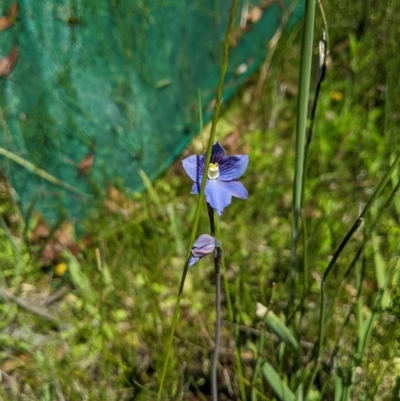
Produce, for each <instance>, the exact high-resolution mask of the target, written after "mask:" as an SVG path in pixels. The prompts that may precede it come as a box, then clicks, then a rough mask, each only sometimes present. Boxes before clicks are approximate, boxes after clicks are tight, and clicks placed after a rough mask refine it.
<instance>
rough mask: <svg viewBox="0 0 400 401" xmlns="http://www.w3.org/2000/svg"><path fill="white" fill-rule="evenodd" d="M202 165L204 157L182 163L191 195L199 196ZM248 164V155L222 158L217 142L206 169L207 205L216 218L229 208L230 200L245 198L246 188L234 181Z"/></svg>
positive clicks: (192, 158)
mask: <svg viewBox="0 0 400 401" xmlns="http://www.w3.org/2000/svg"><path fill="white" fill-rule="evenodd" d="M205 162H206V154H204V155H203V156H200V155H192V156H189V157H187V158H186V159H184V160H182V165H183V168H184V169H185V171H186V173H187V175H188V176H189V177H190V178H191V179H192V180H193V181H194V184H193V187H192V192H191V193H192V194H198V193H199V192H200V186H201V180H202V179H203V173H204V166H205ZM248 164H249V156H248V155H232V156H225V150H224V148H223V147H222V146H221V145H220V144H219V143H218V142H216V143H214V145H213V147H212V152H211V160H210V165H209V168H208V174H207V183H206V188H205V195H206V200H207V202H208V203H209V204H210V206H211V207H212V208H213V209H215V211H216V212H217V214H219V215H221V214H222V211H223V210H224V208H226V207H227V206H228V205H230V203H231V201H232V196H234V197H236V198H240V199H247V198H248V193H247V190H246V188H245V187H244V186H243V184H242V183H241V182H239V181H238V180H237V178H239V177H240V176H242V175H243V173H244V172H245V170H246V168H247V165H248Z"/></svg>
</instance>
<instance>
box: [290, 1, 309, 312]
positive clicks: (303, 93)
mask: <svg viewBox="0 0 400 401" xmlns="http://www.w3.org/2000/svg"><path fill="white" fill-rule="evenodd" d="M314 20H315V1H314V0H306V4H305V11H304V25H303V38H302V45H301V58H300V76H299V98H298V103H297V122H296V162H295V173H294V182H293V206H292V209H293V216H292V245H291V258H290V275H289V281H290V307H291V308H292V307H293V304H294V300H295V297H296V264H297V258H296V250H297V242H298V238H299V220H300V212H301V201H302V197H303V174H304V154H305V139H306V129H307V113H308V99H309V90H310V79H311V78H310V77H311V61H312V51H313V37H314Z"/></svg>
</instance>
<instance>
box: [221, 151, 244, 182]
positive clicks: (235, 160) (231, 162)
mask: <svg viewBox="0 0 400 401" xmlns="http://www.w3.org/2000/svg"><path fill="white" fill-rule="evenodd" d="M248 164H249V156H248V155H234V156H226V157H224V158H223V159H222V160H221V161H220V162H219V179H220V180H221V181H232V180H236V179H237V178H239V177H240V176H242V175H243V173H244V172H245V170H246V168H247V165H248Z"/></svg>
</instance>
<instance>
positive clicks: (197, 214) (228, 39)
mask: <svg viewBox="0 0 400 401" xmlns="http://www.w3.org/2000/svg"><path fill="white" fill-rule="evenodd" d="M237 4H238V0H233V2H232V7H231V10H230V14H229V21H228V27H227V29H226V34H225V39H224V47H223V53H222V59H221V70H220V77H219V83H218V88H217V95H216V98H215V108H214V115H213V118H212V122H211V132H210V139H209V141H208V147H207V157H206V162H205V166H204V173H203V178H202V181H201V187H200V193H199V196H198V199H197V205H196V212H195V215H194V218H193V225H192V231H191V234H190V241H189V243H188V248H187V252H186V262H185V265H184V266H183V272H182V276H181V281H180V284H179V290H178V295H177V299H176V303H175V309H174V316H173V319H172V327H171V332H170V335H169V338H168V342H167V347H166V355H165V361H164V366H163V370H162V373H161V377H160V384H159V388H158V393H157V401H159V400H160V399H161V395H162V392H163V388H164V381H165V374H166V371H167V368H168V362H169V357H170V354H171V348H172V341H173V338H174V334H175V330H176V325H177V323H178V316H179V307H180V303H181V299H182V293H183V287H184V285H185V280H186V275H187V272H188V260H189V257H190V251H191V249H192V245H193V243H194V240H195V238H196V233H197V227H198V225H199V220H200V211H201V204H202V201H203V198H204V189H205V186H206V181H207V172H208V167H209V165H210V160H211V149H212V145H213V143H214V140H215V132H216V129H217V122H218V117H219V112H220V107H221V100H222V91H223V85H224V79H225V74H226V70H227V68H228V55H229V48H230V43H231V37H232V31H233V23H234V19H235V15H236V8H237Z"/></svg>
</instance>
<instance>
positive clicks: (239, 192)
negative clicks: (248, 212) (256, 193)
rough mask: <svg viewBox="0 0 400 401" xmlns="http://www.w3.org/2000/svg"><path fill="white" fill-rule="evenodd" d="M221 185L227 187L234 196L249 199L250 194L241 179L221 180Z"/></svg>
mask: <svg viewBox="0 0 400 401" xmlns="http://www.w3.org/2000/svg"><path fill="white" fill-rule="evenodd" d="M219 185H220V186H222V187H224V188H226V189H227V190H228V191H229V192H230V193H231V195H232V196H234V197H236V198H240V199H247V198H248V196H249V194H248V192H247V189H246V188H245V187H244V185H243V184H242V183H241V182H240V181H220V182H219Z"/></svg>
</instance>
